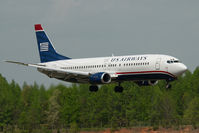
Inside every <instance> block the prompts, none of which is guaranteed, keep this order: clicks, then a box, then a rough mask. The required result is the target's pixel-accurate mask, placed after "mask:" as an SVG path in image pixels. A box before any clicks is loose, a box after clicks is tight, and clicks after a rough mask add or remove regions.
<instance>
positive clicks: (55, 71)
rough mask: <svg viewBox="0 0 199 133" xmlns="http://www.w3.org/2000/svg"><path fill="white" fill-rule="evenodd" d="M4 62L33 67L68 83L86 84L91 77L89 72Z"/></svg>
mask: <svg viewBox="0 0 199 133" xmlns="http://www.w3.org/2000/svg"><path fill="white" fill-rule="evenodd" d="M5 62H8V63H14V64H18V65H23V66H30V67H35V68H37V70H38V71H40V72H41V73H44V74H46V75H47V76H49V77H50V78H57V79H60V80H64V81H70V82H77V81H78V82H88V77H89V76H90V75H92V74H91V73H89V72H81V71H73V70H65V69H60V68H57V67H48V66H46V65H41V64H27V63H22V62H16V61H5ZM73 80H74V81H73Z"/></svg>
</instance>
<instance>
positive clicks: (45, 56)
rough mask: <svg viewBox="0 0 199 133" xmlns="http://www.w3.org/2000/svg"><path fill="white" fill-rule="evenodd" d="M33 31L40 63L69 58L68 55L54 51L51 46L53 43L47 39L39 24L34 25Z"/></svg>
mask: <svg viewBox="0 0 199 133" xmlns="http://www.w3.org/2000/svg"><path fill="white" fill-rule="evenodd" d="M35 32H36V37H37V44H38V49H39V54H40V60H41V63H44V62H49V61H57V60H66V59H70V58H69V57H65V56H63V55H60V54H58V53H57V52H56V50H55V48H54V47H53V44H52V43H51V41H50V40H49V38H48V36H47V35H46V33H45V31H44V30H43V28H42V26H41V24H36V25H35Z"/></svg>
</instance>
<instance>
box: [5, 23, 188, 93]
mask: <svg viewBox="0 0 199 133" xmlns="http://www.w3.org/2000/svg"><path fill="white" fill-rule="evenodd" d="M35 32H36V38H37V44H38V50H39V54H40V63H36V64H27V63H22V62H16V61H6V62H8V63H15V64H19V65H24V66H30V67H35V68H37V70H38V71H39V72H41V73H43V74H45V75H47V76H48V77H50V78H55V79H58V80H62V81H66V82H72V83H89V84H90V87H89V90H90V91H91V92H96V91H98V85H101V84H109V83H114V82H115V83H118V85H117V86H115V88H114V91H115V92H123V89H124V88H123V87H122V86H121V83H122V82H124V81H134V82H135V83H136V84H138V85H139V86H151V85H156V84H157V83H158V81H159V80H166V82H167V84H166V88H171V84H170V82H171V81H174V80H176V79H177V78H178V77H179V76H180V75H182V74H183V73H184V72H185V71H186V70H187V67H186V66H185V65H184V64H183V63H182V62H181V61H179V59H177V58H175V57H172V56H169V55H162V54H144V55H127V56H110V57H97V58H80V59H72V58H70V57H66V56H63V55H61V54H59V53H57V51H56V50H55V48H54V46H53V44H52V42H51V41H50V40H49V38H48V36H47V34H46V33H45V31H44V29H43V27H42V26H41V24H35Z"/></svg>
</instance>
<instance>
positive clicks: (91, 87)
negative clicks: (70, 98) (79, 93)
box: [89, 85, 98, 92]
mask: <svg viewBox="0 0 199 133" xmlns="http://www.w3.org/2000/svg"><path fill="white" fill-rule="evenodd" d="M89 90H90V91H91V92H97V91H98V86H97V85H91V86H90V87H89Z"/></svg>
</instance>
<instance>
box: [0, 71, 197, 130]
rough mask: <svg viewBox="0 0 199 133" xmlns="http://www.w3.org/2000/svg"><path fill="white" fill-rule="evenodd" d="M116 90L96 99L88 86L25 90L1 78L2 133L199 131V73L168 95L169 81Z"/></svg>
mask: <svg viewBox="0 0 199 133" xmlns="http://www.w3.org/2000/svg"><path fill="white" fill-rule="evenodd" d="M114 86H115V84H109V85H102V86H101V87H100V89H99V91H98V92H95V93H94V92H89V90H88V88H89V85H88V84H80V85H79V84H72V85H71V86H64V85H62V84H60V85H56V86H54V85H51V86H50V87H49V88H45V87H44V86H43V85H41V86H39V85H37V83H34V85H28V84H27V83H24V85H23V86H22V87H20V86H19V85H18V84H17V83H16V82H15V81H14V80H13V81H12V82H11V83H8V82H7V80H6V79H5V78H4V77H3V76H1V75H0V132H1V131H5V130H11V131H13V130H16V129H18V130H20V131H23V132H38V130H39V131H40V130H42V132H49V131H50V130H52V129H75V130H77V129H78V130H85V129H87V130H89V129H105V128H121V127H127V128H129V127H136V126H152V127H154V129H155V128H159V127H160V126H161V127H166V128H169V127H173V126H176V127H179V126H182V125H192V126H193V127H194V128H198V127H199V68H196V69H195V71H194V72H193V73H192V72H190V71H187V72H186V73H185V74H184V75H183V76H181V77H180V78H179V79H178V80H177V81H174V82H172V88H171V89H169V90H167V89H165V86H166V82H164V81H160V82H159V83H158V84H157V85H155V86H147V87H139V86H138V85H137V84H135V83H133V82H124V83H122V86H123V87H124V88H125V90H124V91H123V93H115V92H114V89H113V88H114ZM71 132H72V131H71Z"/></svg>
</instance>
